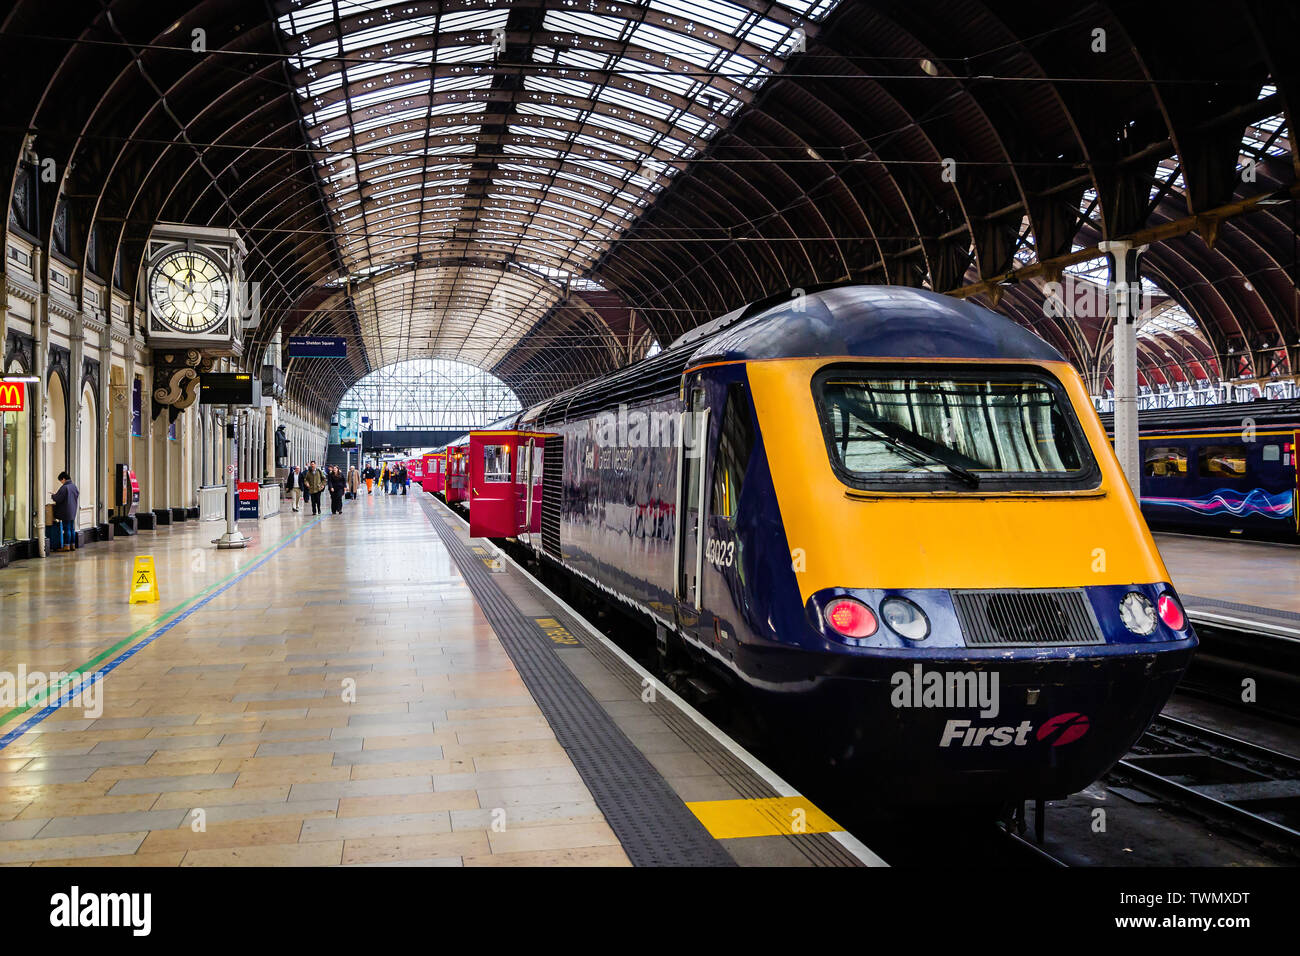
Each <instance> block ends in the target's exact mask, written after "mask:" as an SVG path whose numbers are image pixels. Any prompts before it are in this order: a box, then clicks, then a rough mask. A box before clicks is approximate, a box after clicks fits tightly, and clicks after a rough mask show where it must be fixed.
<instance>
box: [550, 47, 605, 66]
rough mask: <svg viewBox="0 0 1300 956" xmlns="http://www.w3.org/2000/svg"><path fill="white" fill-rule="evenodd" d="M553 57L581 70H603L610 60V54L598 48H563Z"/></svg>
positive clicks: (556, 60) (557, 61) (559, 61)
mask: <svg viewBox="0 0 1300 956" xmlns="http://www.w3.org/2000/svg"><path fill="white" fill-rule="evenodd" d="M553 59H554V61H555V62H556V63H563V64H564V65H565V66H572V67H577V68H578V69H580V70H603V69H604V68H605V65H606V64H607V63H608V62H609V54H608V53H602V52H600V51H598V50H576V49H575V50H561V51H559V53H558V54H556V55H555V56H554V57H553Z"/></svg>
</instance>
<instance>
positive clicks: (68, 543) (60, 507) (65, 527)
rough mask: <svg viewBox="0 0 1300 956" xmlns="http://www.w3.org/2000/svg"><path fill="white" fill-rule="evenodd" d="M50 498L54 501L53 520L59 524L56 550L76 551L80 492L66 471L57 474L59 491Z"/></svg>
mask: <svg viewBox="0 0 1300 956" xmlns="http://www.w3.org/2000/svg"><path fill="white" fill-rule="evenodd" d="M50 497H51V498H53V499H54V520H55V521H57V522H58V523H59V546H58V548H57V549H56V550H59V551H76V550H77V512H78V511H79V510H80V509H81V492H80V490H78V488H77V486H76V485H74V484H73V483H72V477H71V476H70V475H69V474H68V473H67V472H66V471H61V472H59V490H58V491H56V492H55V493H54V494H52V495H50Z"/></svg>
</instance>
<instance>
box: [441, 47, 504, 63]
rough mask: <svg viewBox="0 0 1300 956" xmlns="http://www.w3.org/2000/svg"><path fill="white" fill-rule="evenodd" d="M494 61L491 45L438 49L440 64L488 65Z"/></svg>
mask: <svg viewBox="0 0 1300 956" xmlns="http://www.w3.org/2000/svg"><path fill="white" fill-rule="evenodd" d="M491 59H492V46H491V44H474V45H471V46H450V47H439V48H438V62H439V63H473V62H477V63H486V62H487V61H489V60H491Z"/></svg>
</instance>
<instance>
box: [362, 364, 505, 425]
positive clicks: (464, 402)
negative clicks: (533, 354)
mask: <svg viewBox="0 0 1300 956" xmlns="http://www.w3.org/2000/svg"><path fill="white" fill-rule="evenodd" d="M339 408H340V409H345V408H351V409H356V410H357V411H358V412H359V413H360V415H361V416H364V417H366V418H368V419H369V422H367V423H366V424H365V425H363V426H362V427H363V428H372V427H373V428H375V429H377V430H379V431H395V430H398V429H402V428H466V429H468V428H477V427H481V426H483V425H490V424H491V423H492V422H494V421H497V420H498V419H500V418H503V417H505V416H506V415H509V414H511V413H513V412H517V411H519V409H520V404H519V399H518V397H517V396H516V395H515V393H514V392H513V391H512V390H511V389H510V387H509V386H508V385H506V384H505V383H504V382H502V381H501V380H500V379H498V378H496V377H495V376H494V375H492V374H490V373H488V372H485V371H484V370H483V369H481V368H478V367H477V366H474V365H467V364H465V363H464V362H453V361H451V360H449V359H412V360H410V361H406V362H396V363H394V364H392V365H387V366H385V367H384V368H381V369H379V370H378V371H375V372H371V373H370V374H369V375H367V376H366V377H365V378H363V379H362V380H361V381H359V382H357V383H356V384H355V385H353V386H352V387H351V388H350V389H348V391H347V393H346V394H345V395H344V396H343V399H342V401H340V402H339Z"/></svg>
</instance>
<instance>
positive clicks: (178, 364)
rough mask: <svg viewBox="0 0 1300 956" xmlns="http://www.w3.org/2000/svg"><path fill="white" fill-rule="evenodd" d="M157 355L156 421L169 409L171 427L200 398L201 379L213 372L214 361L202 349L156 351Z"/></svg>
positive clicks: (154, 392)
mask: <svg viewBox="0 0 1300 956" xmlns="http://www.w3.org/2000/svg"><path fill="white" fill-rule="evenodd" d="M153 354H154V370H153V417H154V418H155V419H156V418H157V417H158V414H159V413H160V412H161V411H162V410H163V409H164V408H166V409H167V423H168V424H169V425H170V424H171V423H173V422H175V421H176V419H177V417H178V416H179V415H180V413H181V412H182V411H184V410H185V409H187V408H189V407H190V406H191V405H193V404H194V402H195V400H196V399H197V398H198V397H199V375H200V373H202V372H206V371H209V370H210V369H211V368H212V364H213V361H214V359H212V358H211V357H209V356H205V355H204V354H203V353H202V352H201V351H200V350H199V349H184V350H180V351H160V350H157V349H155V350H154V353H153Z"/></svg>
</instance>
